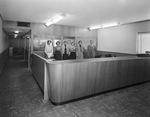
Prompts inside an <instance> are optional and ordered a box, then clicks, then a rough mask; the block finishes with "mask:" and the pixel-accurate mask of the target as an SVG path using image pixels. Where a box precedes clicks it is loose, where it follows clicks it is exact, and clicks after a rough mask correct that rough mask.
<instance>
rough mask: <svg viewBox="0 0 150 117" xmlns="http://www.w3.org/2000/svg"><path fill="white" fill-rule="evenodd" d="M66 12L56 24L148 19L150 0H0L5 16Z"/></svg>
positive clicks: (33, 18)
mask: <svg viewBox="0 0 150 117" xmlns="http://www.w3.org/2000/svg"><path fill="white" fill-rule="evenodd" d="M58 13H66V14H67V16H66V17H65V19H63V20H61V21H59V22H58V23H57V24H62V25H72V26H82V27H89V26H94V25H102V24H107V23H111V22H121V23H127V22H135V21H142V20H149V19H150V0H0V14H1V15H2V17H3V19H4V20H11V21H23V22H37V23H46V22H47V21H48V20H50V19H51V18H53V17H54V16H55V15H57V14H58Z"/></svg>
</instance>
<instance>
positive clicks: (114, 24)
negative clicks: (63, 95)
mask: <svg viewBox="0 0 150 117" xmlns="http://www.w3.org/2000/svg"><path fill="white" fill-rule="evenodd" d="M118 25H119V23H117V22H114V23H109V24H105V25H102V28H107V27H112V26H118Z"/></svg>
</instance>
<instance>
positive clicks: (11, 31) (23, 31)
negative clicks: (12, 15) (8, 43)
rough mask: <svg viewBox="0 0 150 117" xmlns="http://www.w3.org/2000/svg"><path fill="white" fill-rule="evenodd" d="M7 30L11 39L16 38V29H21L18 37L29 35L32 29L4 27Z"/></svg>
mask: <svg viewBox="0 0 150 117" xmlns="http://www.w3.org/2000/svg"><path fill="white" fill-rule="evenodd" d="M4 30H5V32H6V33H7V34H8V36H9V37H10V39H15V38H14V35H15V33H14V32H15V31H19V33H18V34H17V37H16V38H23V37H22V36H25V35H29V34H30V29H21V28H4Z"/></svg>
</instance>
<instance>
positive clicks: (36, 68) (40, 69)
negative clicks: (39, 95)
mask: <svg viewBox="0 0 150 117" xmlns="http://www.w3.org/2000/svg"><path fill="white" fill-rule="evenodd" d="M44 64H45V60H44V59H42V58H40V57H38V56H36V55H35V54H32V64H31V69H32V74H33V76H34V78H35V79H36V81H37V82H38V84H39V85H40V87H41V89H42V90H43V91H44V73H45V72H44Z"/></svg>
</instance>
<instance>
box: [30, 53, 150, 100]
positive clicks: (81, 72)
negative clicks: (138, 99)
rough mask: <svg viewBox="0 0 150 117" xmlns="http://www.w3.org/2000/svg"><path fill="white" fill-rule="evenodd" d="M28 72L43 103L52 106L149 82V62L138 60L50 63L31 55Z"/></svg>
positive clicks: (111, 59) (144, 59)
mask: <svg viewBox="0 0 150 117" xmlns="http://www.w3.org/2000/svg"><path fill="white" fill-rule="evenodd" d="M45 64H46V66H45V67H44V65H45ZM31 68H32V73H33V75H34V76H35V78H36V80H37V82H38V83H39V85H40V87H41V88H42V90H43V91H44V93H45V94H44V99H48V98H49V99H50V100H51V101H52V102H54V103H62V102H65V101H70V100H73V99H77V98H81V97H85V96H89V95H93V94H97V93H101V92H104V91H109V90H113V89H117V88H121V87H125V86H129V85H133V84H137V83H142V82H145V81H149V80H150V73H149V69H150V58H142V57H139V58H138V57H115V58H114V57H112V58H100V59H83V60H64V61H50V60H46V59H42V57H39V56H35V55H34V54H33V56H32V67H31ZM45 97H46V98H45Z"/></svg>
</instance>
